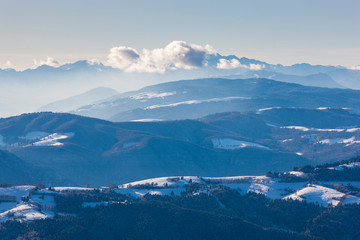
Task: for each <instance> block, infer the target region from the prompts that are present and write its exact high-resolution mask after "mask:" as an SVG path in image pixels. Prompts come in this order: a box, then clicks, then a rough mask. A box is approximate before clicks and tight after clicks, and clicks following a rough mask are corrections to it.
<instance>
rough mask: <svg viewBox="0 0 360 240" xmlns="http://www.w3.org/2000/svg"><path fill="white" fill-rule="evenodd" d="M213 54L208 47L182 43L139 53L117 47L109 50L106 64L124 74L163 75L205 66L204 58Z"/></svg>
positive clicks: (127, 48) (129, 48)
mask: <svg viewBox="0 0 360 240" xmlns="http://www.w3.org/2000/svg"><path fill="white" fill-rule="evenodd" d="M215 52H216V51H215V50H214V49H213V48H212V47H211V46H209V45H206V46H200V45H196V44H189V43H187V42H184V41H173V42H170V43H169V44H168V45H166V46H165V47H164V48H155V49H152V50H149V49H143V50H142V51H141V52H138V51H137V50H136V49H133V48H131V47H126V46H119V47H113V48H111V49H110V53H109V55H108V60H107V63H108V64H109V65H110V66H112V67H115V68H119V69H122V70H124V71H125V72H147V73H165V72H166V71H167V70H177V69H196V68H199V67H203V66H206V65H207V61H206V56H207V55H208V54H214V53H215Z"/></svg>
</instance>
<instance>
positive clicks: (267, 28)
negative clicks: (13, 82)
mask: <svg viewBox="0 0 360 240" xmlns="http://www.w3.org/2000/svg"><path fill="white" fill-rule="evenodd" d="M173 40H184V41H186V42H189V43H195V44H199V45H205V44H210V45H211V46H213V47H214V48H215V49H216V50H217V51H218V52H219V53H220V54H223V55H227V54H235V55H237V56H239V57H243V56H245V57H248V58H255V59H258V60H263V61H267V62H269V63H281V64H284V65H289V64H293V63H297V62H309V63H312V64H331V65H343V66H349V67H350V66H354V65H359V64H360V1H359V0H273V1H271V0H251V1H250V0H247V1H241V0H228V1H227V0H223V1H219V0H216V1H213V0H191V1H190V0H181V1H172V0H143V1H140V0H128V1H120V0H103V1H100V0H96V1H95V0H0V68H4V67H6V66H11V67H15V68H18V69H23V68H26V67H33V66H34V62H33V60H34V59H36V60H37V61H40V60H44V59H46V58H47V57H52V58H54V59H55V60H58V61H60V62H66V61H75V60H78V59H93V58H97V59H100V60H102V61H104V60H105V59H106V57H107V55H108V54H109V50H110V48H112V47H115V46H123V45H125V46H130V47H132V48H135V49H138V50H139V51H140V50H141V49H143V48H147V49H152V48H160V47H164V46H165V45H167V44H168V43H169V42H171V41H173Z"/></svg>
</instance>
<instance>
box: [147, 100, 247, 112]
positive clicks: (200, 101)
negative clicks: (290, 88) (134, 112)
mask: <svg viewBox="0 0 360 240" xmlns="http://www.w3.org/2000/svg"><path fill="white" fill-rule="evenodd" d="M239 99H251V98H250V97H223V98H211V99H205V100H189V101H184V102H177V103H171V104H164V105H152V106H149V107H146V108H144V109H145V110H150V109H155V108H163V107H176V106H179V105H190V104H200V103H207V102H223V101H225V102H227V101H232V100H239Z"/></svg>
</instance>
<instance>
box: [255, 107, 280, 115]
mask: <svg viewBox="0 0 360 240" xmlns="http://www.w3.org/2000/svg"><path fill="white" fill-rule="evenodd" d="M280 108H282V107H268V108H261V109H258V110H257V111H256V112H255V113H256V114H261V112H264V111H269V110H272V109H280Z"/></svg>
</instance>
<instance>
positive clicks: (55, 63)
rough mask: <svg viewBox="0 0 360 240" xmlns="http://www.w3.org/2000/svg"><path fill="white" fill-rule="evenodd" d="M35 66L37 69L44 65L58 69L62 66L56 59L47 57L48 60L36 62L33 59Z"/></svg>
mask: <svg viewBox="0 0 360 240" xmlns="http://www.w3.org/2000/svg"><path fill="white" fill-rule="evenodd" d="M33 62H34V65H35V66H36V67H39V66H42V65H48V66H51V67H58V66H60V63H59V62H58V61H56V60H54V58H52V57H47V58H46V60H36V59H33Z"/></svg>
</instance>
